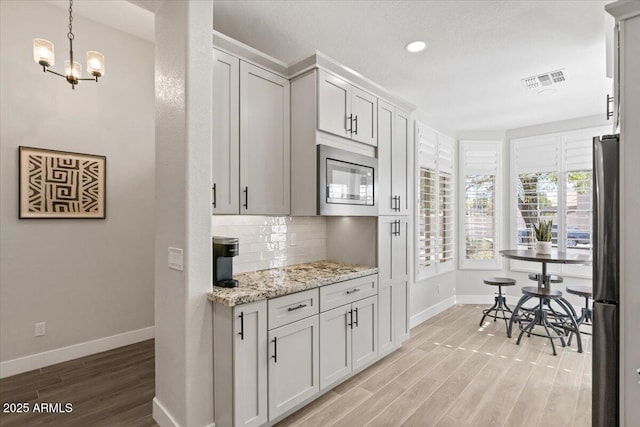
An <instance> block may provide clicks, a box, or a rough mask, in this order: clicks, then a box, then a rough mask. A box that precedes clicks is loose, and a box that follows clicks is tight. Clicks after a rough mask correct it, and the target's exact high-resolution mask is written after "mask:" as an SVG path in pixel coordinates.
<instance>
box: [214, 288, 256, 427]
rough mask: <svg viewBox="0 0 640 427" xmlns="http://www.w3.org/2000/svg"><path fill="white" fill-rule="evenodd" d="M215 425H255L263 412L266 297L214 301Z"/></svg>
mask: <svg viewBox="0 0 640 427" xmlns="http://www.w3.org/2000/svg"><path fill="white" fill-rule="evenodd" d="M213 316H214V317H213V329H214V342H213V357H214V365H213V366H214V394H215V405H214V406H215V416H216V419H215V421H216V426H218V427H231V426H246V427H257V426H261V425H263V424H265V423H266V422H267V421H268V413H267V301H266V300H265V301H257V302H253V303H249V304H243V305H239V306H236V307H233V308H229V307H226V306H223V305H221V304H214V309H213Z"/></svg>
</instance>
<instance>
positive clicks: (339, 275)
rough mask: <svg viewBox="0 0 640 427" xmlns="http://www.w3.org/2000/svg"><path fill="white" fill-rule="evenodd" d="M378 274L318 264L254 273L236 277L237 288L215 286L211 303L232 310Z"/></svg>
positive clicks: (356, 267) (363, 267)
mask: <svg viewBox="0 0 640 427" xmlns="http://www.w3.org/2000/svg"><path fill="white" fill-rule="evenodd" d="M377 272H378V269H377V268H376V267H369V266H366V265H355V264H343V263H340V262H334V261H317V262H309V263H306V264H297V265H289V266H287V267H282V268H272V269H269V270H260V271H253V272H249V273H241V274H236V275H234V276H233V278H234V279H236V280H237V281H238V282H239V284H238V287H237V288H221V287H218V286H214V287H213V290H212V291H211V292H209V300H210V301H214V302H217V303H220V304H223V305H226V306H227V307H233V306H235V305H239V304H246V303H249V302H253V301H259V300H262V299H267V298H274V297H279V296H282V295H287V294H292V293H294V292H299V291H304V290H306V289H312V288H317V287H319V286H323V285H329V284H331V283H336V282H343V281H345V280H349V279H355V278H356V277H362V276H368V275H371V274H375V273H377Z"/></svg>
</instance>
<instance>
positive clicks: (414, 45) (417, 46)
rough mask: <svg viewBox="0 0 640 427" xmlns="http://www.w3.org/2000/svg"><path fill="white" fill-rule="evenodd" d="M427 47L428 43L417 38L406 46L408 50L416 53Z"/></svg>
mask: <svg viewBox="0 0 640 427" xmlns="http://www.w3.org/2000/svg"><path fill="white" fill-rule="evenodd" d="M426 47H427V44H426V43H425V42H423V41H422V40H415V41H412V42H409V43H407V45H406V46H405V47H404V48H405V49H407V52H411V53H416V52H420V51H422V50H424V49H425V48H426Z"/></svg>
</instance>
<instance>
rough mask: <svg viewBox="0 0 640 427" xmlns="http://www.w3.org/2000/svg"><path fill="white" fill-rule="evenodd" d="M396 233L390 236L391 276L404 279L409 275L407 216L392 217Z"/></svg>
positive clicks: (394, 278) (395, 278)
mask: <svg viewBox="0 0 640 427" xmlns="http://www.w3.org/2000/svg"><path fill="white" fill-rule="evenodd" d="M394 220H395V221H396V222H397V224H398V225H396V234H395V235H394V236H392V237H391V277H392V279H393V280H394V281H395V280H398V279H401V280H406V279H408V277H409V218H408V217H406V216H404V217H403V216H399V217H394Z"/></svg>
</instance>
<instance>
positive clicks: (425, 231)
mask: <svg viewBox="0 0 640 427" xmlns="http://www.w3.org/2000/svg"><path fill="white" fill-rule="evenodd" d="M435 175H436V171H435V170H432V169H427V168H420V215H419V219H420V221H419V233H418V242H419V244H418V259H419V264H420V267H429V266H431V265H433V264H434V263H435V260H436V184H435V183H436V180H435Z"/></svg>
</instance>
